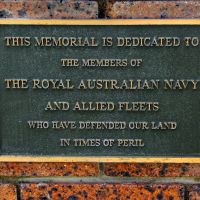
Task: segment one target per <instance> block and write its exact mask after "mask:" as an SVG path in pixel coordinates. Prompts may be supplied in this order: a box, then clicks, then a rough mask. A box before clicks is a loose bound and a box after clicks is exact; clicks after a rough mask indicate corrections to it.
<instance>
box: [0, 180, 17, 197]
mask: <svg viewBox="0 0 200 200" xmlns="http://www.w3.org/2000/svg"><path fill="white" fill-rule="evenodd" d="M0 200H17V194H16V187H15V186H14V185H11V184H0Z"/></svg>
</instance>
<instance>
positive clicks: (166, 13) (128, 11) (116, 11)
mask: <svg viewBox="0 0 200 200" xmlns="http://www.w3.org/2000/svg"><path fill="white" fill-rule="evenodd" d="M106 9H107V10H106V16H107V17H108V18H120V19H122V18H123V19H129V18H130V19H131V18H135V19H148V18H149V19H164V18H168V19H169V18H174V19H175V18H200V1H122V2H115V3H114V4H112V3H108V4H107V8H106Z"/></svg>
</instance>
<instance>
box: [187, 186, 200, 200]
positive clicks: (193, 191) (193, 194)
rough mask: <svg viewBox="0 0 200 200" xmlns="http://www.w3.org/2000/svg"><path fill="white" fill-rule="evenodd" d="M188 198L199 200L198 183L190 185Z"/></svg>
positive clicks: (199, 187) (199, 189) (199, 188)
mask: <svg viewBox="0 0 200 200" xmlns="http://www.w3.org/2000/svg"><path fill="white" fill-rule="evenodd" d="M189 200H200V185H193V186H191V187H190V189H189Z"/></svg>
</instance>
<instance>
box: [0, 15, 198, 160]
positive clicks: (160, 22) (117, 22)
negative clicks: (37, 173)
mask: <svg viewBox="0 0 200 200" xmlns="http://www.w3.org/2000/svg"><path fill="white" fill-rule="evenodd" d="M0 25H44V26H50V25H63V26H65V25H68V26H83V25H84V26H91V25H93V26H94V25H95V26H98V25H103V26H110V25H112V26H118V25H120V26H122V25H124V26H136V25H137V26H139V25H143V26H144V25H145V26H151V25H158V26H160V25H178V26H183V25H193V26H200V19H165V20H161V19H125V20H121V19H119V20H118V19H113V20H104V19H103V20H99V19H97V20H34V19H33V20H32V19H31V20H30V19H2V20H0ZM0 162H118V163H120V162H121V163H125V162H135V163H200V157H124V156H123V157H121V156H120V157H116V156H115V157H110V156H109V157H107V156H106V157H101V156H100V157H95V156H90V157H84V156H81V157H59V156H5V155H0Z"/></svg>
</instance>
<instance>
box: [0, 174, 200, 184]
mask: <svg viewBox="0 0 200 200" xmlns="http://www.w3.org/2000/svg"><path fill="white" fill-rule="evenodd" d="M0 182H2V183H16V182H17V183H54V184H57V183H58V184H61V183H69V184H71V183H72V184H73V183H77V184H78V183H86V184H90V183H91V184H94V183H97V184H98V183H99V184H101V183H102V184H105V183H111V184H112V183H120V184H125V183H127V184H128V183H148V184H158V183H159V184H168V183H170V184H171V183H178V184H200V177H199V178H198V177H112V176H102V177H37V178H35V177H23V178H22V177H14V178H13V177H2V179H1V177H0Z"/></svg>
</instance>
